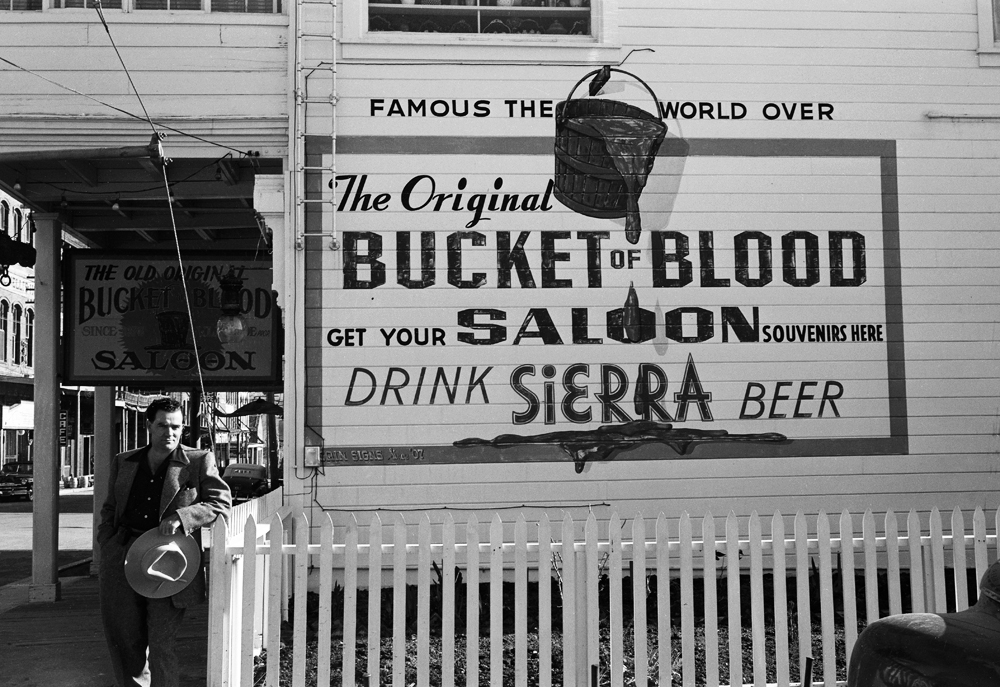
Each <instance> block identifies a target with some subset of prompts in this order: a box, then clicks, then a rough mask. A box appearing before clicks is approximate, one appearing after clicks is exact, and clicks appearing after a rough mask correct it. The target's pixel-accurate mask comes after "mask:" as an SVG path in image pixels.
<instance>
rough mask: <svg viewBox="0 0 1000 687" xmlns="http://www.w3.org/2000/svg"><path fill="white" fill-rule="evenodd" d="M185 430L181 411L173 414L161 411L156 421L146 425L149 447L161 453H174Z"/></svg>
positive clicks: (157, 414)
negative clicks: (182, 431)
mask: <svg viewBox="0 0 1000 687" xmlns="http://www.w3.org/2000/svg"><path fill="white" fill-rule="evenodd" d="M183 429H184V415H183V413H181V411H180V410H175V411H174V412H172V413H168V412H166V411H164V410H161V411H159V412H157V413H156V419H154V420H153V421H152V422H147V423H146V431H148V432H149V445H150V446H152V447H153V448H155V449H157V450H159V451H173V450H174V449H175V448H177V444H179V443H180V440H181V430H183Z"/></svg>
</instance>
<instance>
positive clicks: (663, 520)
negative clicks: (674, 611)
mask: <svg viewBox="0 0 1000 687" xmlns="http://www.w3.org/2000/svg"><path fill="white" fill-rule="evenodd" d="M669 541H670V530H669V528H668V526H667V516H666V515H664V514H663V513H660V515H659V517H657V518H656V610H657V613H656V636H657V638H658V640H659V641H658V642H657V643H658V644H659V652H658V653H657V656H658V658H659V664H660V671H659V678H660V681H659V684H661V685H669V684H673V671H672V662H673V651H672V647H671V646H670V642H669V641H667V640H669V637H670V611H671V608H670V585H669V584H667V582H666V581H667V580H669V579H670V547H669V546H667V542H669ZM664 638H667V640H665V639H664Z"/></svg>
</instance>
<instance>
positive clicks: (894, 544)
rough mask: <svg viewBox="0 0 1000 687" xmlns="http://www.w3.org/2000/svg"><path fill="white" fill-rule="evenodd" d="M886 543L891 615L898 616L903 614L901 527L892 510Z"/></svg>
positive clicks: (888, 518) (886, 528)
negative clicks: (900, 551)
mask: <svg viewBox="0 0 1000 687" xmlns="http://www.w3.org/2000/svg"><path fill="white" fill-rule="evenodd" d="M885 541H886V547H885V548H886V558H887V560H888V563H887V565H886V568H887V577H888V586H889V613H890V615H898V614H899V613H902V612H903V601H902V591H901V589H900V581H899V526H898V524H897V522H896V514H895V513H893V512H892V511H891V510H890V511H887V512H886V514H885Z"/></svg>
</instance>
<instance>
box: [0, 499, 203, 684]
mask: <svg viewBox="0 0 1000 687" xmlns="http://www.w3.org/2000/svg"><path fill="white" fill-rule="evenodd" d="M59 495H60V507H61V508H62V509H63V510H62V511H61V515H60V543H61V544H63V545H64V546H69V547H70V548H71V549H72V550H71V551H65V550H62V549H61V550H60V562H62V559H63V558H66V557H67V556H69V557H70V558H72V560H71V561H69V562H68V563H67V564H64V565H61V566H60V575H59V582H60V585H61V599H60V600H59V601H56V602H53V603H34V604H30V603H28V585H29V584H30V582H31V577H30V575H31V555H30V554H31V551H30V548H31V544H30V541H31V540H30V532H31V529H30V522H27V523H26V527H21V528H17V527H15V528H14V529H16V530H18V531H15V532H11V531H8V532H6V533H5V535H3V536H5V537H6V539H5V541H6V547H7V548H5V546H3V545H0V558H2V557H4V556H5V555H6V557H7V561H6V564H7V567H9V568H10V569H11V571H12V572H13V573H14V575H16V576H10V577H8V579H13V580H16V581H14V582H12V583H10V584H6V585H2V584H0V684H2V685H3V686H4V687H113V685H114V678H113V677H112V675H111V668H110V666H109V665H108V651H107V646H106V644H105V642H104V630H103V628H102V627H101V613H100V602H99V599H98V585H97V578H96V577H90V576H89V570H90V560H89V558H87V556H89V549H90V542H91V531H92V527H91V525H90V518H91V516H89V515H87V514H89V513H92V512H93V500H92V499H93V488H90V487H88V488H81V489H62V490H60V494H59ZM18 505H20V504H18ZM18 510H19V511H20V510H22V509H20V508H19V509H18ZM30 510H31V508H30V504H27V503H26V504H24V508H23V513H20V514H18V513H7V514H6V515H5V517H6V518H7V520H6V522H7V523H8V524H10V522H12V521H13V519H15V518H20V519H21V520H24V519H25V518H29V517H30V515H29V514H30ZM66 513H68V514H70V515H66ZM74 514H76V515H74ZM66 518H70V519H73V518H76V519H82V520H81V522H80V523H79V526H78V527H72V526H70V527H68V528H67V526H66V523H65V522H63V520H64V519H66ZM84 521H85V522H84ZM17 522H20V520H18V521H17ZM20 529H23V530H24V532H21V531H20ZM25 532H26V533H27V534H25ZM78 549H79V550H78ZM84 549H86V550H84ZM74 552H75V555H74ZM66 575H70V576H69V577H67V576H66ZM178 650H179V653H180V655H181V656H183V657H185V658H183V659H182V673H181V682H180V683H181V685H182V687H204V686H205V684H206V662H207V660H208V658H207V656H208V604H202V605H200V606H197V607H195V608H191V609H188V611H187V614H186V617H185V619H184V624H183V626H182V627H181V631H180V634H179V636H178Z"/></svg>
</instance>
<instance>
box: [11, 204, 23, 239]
mask: <svg viewBox="0 0 1000 687" xmlns="http://www.w3.org/2000/svg"><path fill="white" fill-rule="evenodd" d="M23 228H24V227H23V217H22V215H21V211H20V210H17V209H15V210H14V224H13V225H11V228H10V234H9V235H10V237H11V238H12V239H14V240H15V241H23V240H24V235H23V234H22V233H21V232H22V229H23Z"/></svg>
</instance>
